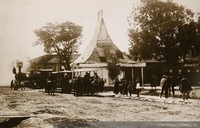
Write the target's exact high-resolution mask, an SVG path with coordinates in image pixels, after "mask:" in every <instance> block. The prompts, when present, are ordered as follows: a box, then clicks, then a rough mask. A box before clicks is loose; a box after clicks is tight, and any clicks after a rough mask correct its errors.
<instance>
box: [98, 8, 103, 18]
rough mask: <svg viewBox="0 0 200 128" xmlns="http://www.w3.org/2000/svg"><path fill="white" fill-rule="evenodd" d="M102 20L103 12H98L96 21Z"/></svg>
mask: <svg viewBox="0 0 200 128" xmlns="http://www.w3.org/2000/svg"><path fill="white" fill-rule="evenodd" d="M102 18H103V10H100V11H99V12H98V20H99V19H102Z"/></svg>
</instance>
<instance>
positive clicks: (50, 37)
mask: <svg viewBox="0 0 200 128" xmlns="http://www.w3.org/2000/svg"><path fill="white" fill-rule="evenodd" d="M34 32H35V34H36V36H37V37H38V39H37V40H36V41H35V42H34V43H33V44H34V45H43V46H44V51H45V52H46V53H50V54H51V53H56V54H57V55H58V56H59V58H60V64H61V65H62V66H64V67H65V69H68V70H70V69H71V68H70V59H71V55H72V53H73V50H74V52H77V48H78V46H79V45H80V44H81V42H80V39H81V38H82V33H81V32H82V27H81V26H79V25H76V24H75V23H72V22H69V21H67V22H64V23H61V24H58V23H55V24H52V23H47V25H46V26H43V27H42V28H40V29H37V30H35V31H34Z"/></svg>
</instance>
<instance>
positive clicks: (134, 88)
mask: <svg viewBox="0 0 200 128" xmlns="http://www.w3.org/2000/svg"><path fill="white" fill-rule="evenodd" d="M141 89H142V86H141V83H140V79H139V77H137V78H136V80H135V82H134V83H132V82H131V81H127V80H126V79H125V78H122V79H121V80H119V79H118V78H116V79H115V83H114V90H113V92H114V93H115V94H116V95H117V94H119V93H120V94H121V95H126V96H128V94H129V95H130V96H132V94H133V93H134V92H135V93H136V94H137V97H139V94H140V91H141Z"/></svg>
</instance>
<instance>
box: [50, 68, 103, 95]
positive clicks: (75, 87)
mask: <svg viewBox="0 0 200 128" xmlns="http://www.w3.org/2000/svg"><path fill="white" fill-rule="evenodd" d="M52 76H53V78H54V81H56V82H55V84H56V88H58V89H59V88H60V90H61V92H63V93H73V94H74V96H79V95H85V94H87V95H93V94H95V93H98V92H102V90H103V86H104V81H103V79H100V78H99V77H98V75H97V70H96V69H74V70H73V71H59V72H52Z"/></svg>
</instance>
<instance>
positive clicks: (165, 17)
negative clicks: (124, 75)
mask: <svg viewBox="0 0 200 128" xmlns="http://www.w3.org/2000/svg"><path fill="white" fill-rule="evenodd" d="M141 2H142V4H141V5H138V6H135V7H134V8H133V11H132V13H131V15H130V17H129V18H128V22H129V25H130V29H129V30H128V36H129V38H130V48H129V52H130V54H131V55H133V57H134V58H135V59H140V60H142V59H143V60H146V59H152V58H153V59H156V60H159V61H166V62H167V64H168V65H175V64H176V63H177V62H178V60H179V59H180V57H181V58H182V57H183V56H184V55H185V54H186V53H187V52H188V51H189V50H190V49H191V47H192V46H196V44H198V43H199V41H197V40H196V39H197V37H198V36H197V35H198V34H197V33H196V32H195V31H196V29H197V27H198V26H197V23H196V22H195V21H194V18H193V17H194V12H192V11H191V10H189V9H186V8H184V7H183V6H179V5H178V4H176V3H172V2H162V1H160V0H141Z"/></svg>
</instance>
